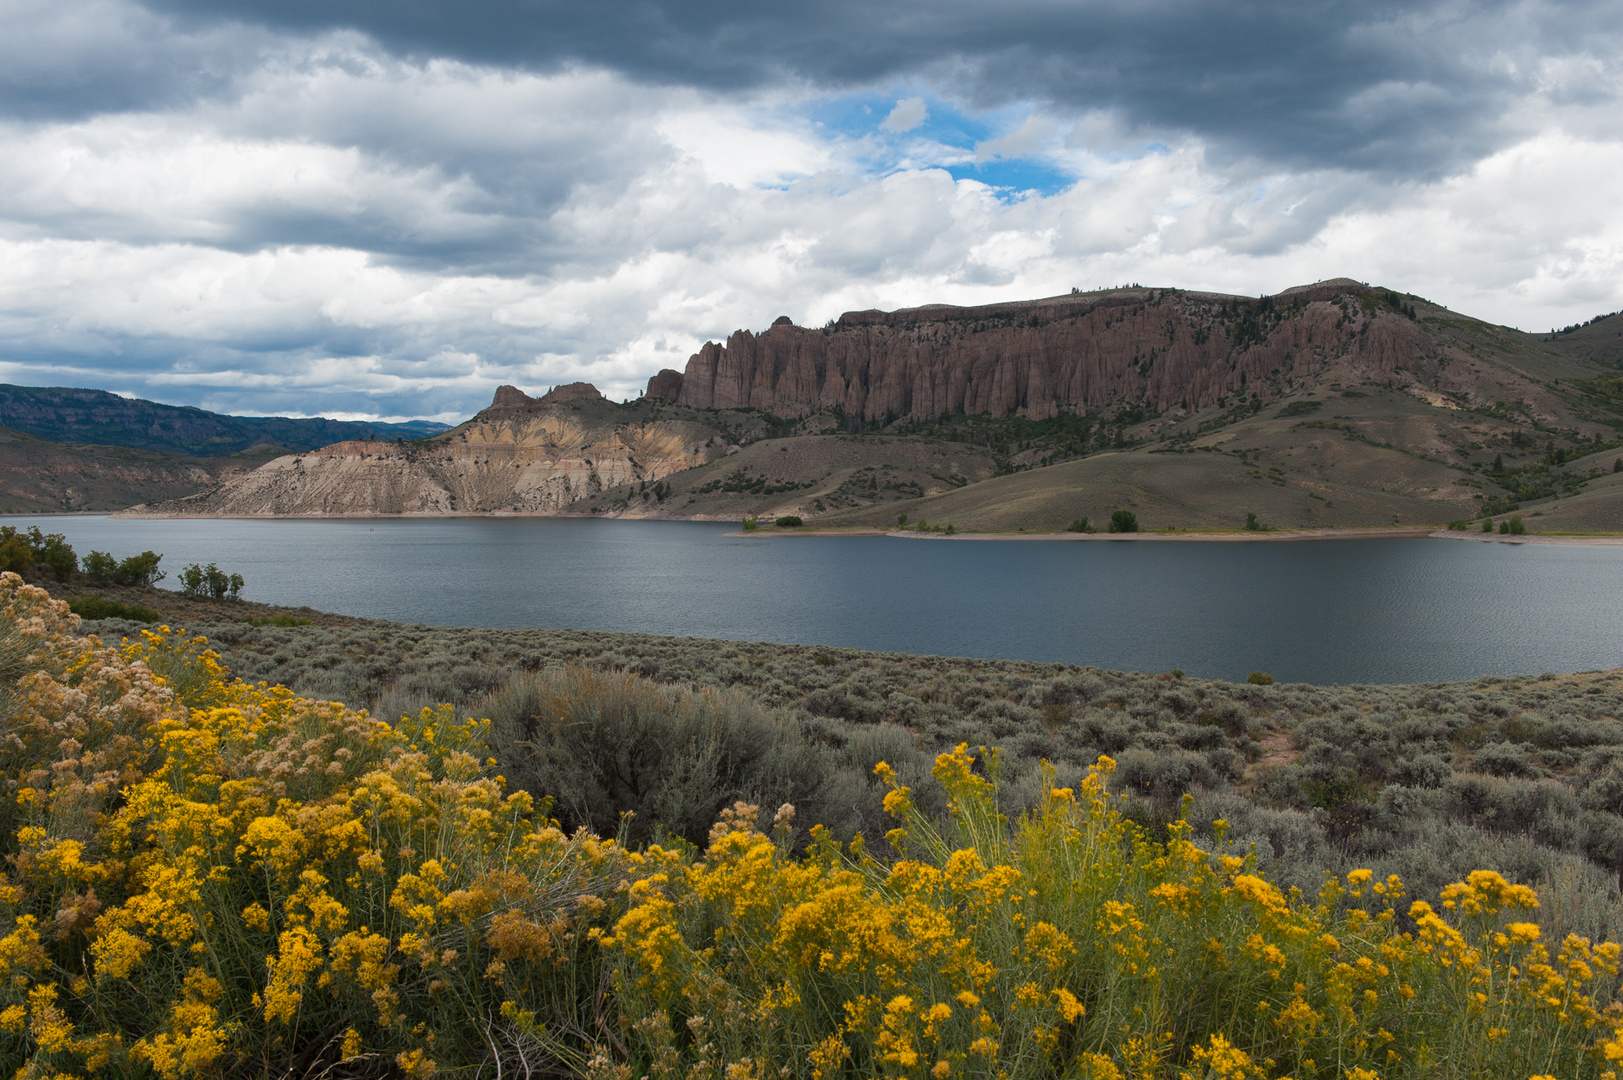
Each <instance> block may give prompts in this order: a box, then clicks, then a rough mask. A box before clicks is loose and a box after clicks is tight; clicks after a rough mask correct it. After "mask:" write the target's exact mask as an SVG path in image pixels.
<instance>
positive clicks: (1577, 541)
mask: <svg viewBox="0 0 1623 1080" xmlns="http://www.w3.org/2000/svg"><path fill="white" fill-rule="evenodd" d="M722 535H723V536H728V537H734V538H755V539H764V538H766V537H790V536H800V537H808V538H809V537H850V536H888V537H892V538H894V539H898V540H1040V541H1060V542H1073V541H1088V540H1093V541H1110V542H1115V541H1123V540H1125V541H1157V540H1167V541H1184V542H1188V543H1201V542H1206V543H1220V544H1222V543H1248V542H1258V543H1281V542H1307V541H1314V540H1474V541H1476V542H1478V543H1495V544H1544V545H1554V546H1560V547H1620V546H1623V536H1618V535H1615V534H1610V533H1599V534H1595V535H1584V534H1574V535H1557V536H1539V535H1536V534H1532V533H1523V534H1521V535H1519V536H1511V535H1509V534H1504V533H1470V532H1458V531H1450V530H1448V529H1438V528H1428V527H1420V528H1372V529H1271V530H1269V531H1267V532H1244V531H1239V530H1236V531H1230V532H1198V531H1185V532H1136V533H997V532H970V531H964V532H956V533H953V534H952V535H950V536H949V535H947V534H946V533H938V532H927V533H921V532H918V531H917V530H913V531H909V530H906V529H878V528H868V529H858V528H851V529H816V528H811V529H806V528H801V529H770V530H768V529H757V530H755V531H753V532H744V531H743V530H736V531H734V532H729V533H723V534H722Z"/></svg>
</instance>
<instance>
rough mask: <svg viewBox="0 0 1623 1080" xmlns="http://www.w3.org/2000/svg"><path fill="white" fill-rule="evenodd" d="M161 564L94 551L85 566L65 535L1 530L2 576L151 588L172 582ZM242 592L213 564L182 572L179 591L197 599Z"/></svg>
mask: <svg viewBox="0 0 1623 1080" xmlns="http://www.w3.org/2000/svg"><path fill="white" fill-rule="evenodd" d="M162 561H163V556H162V555H161V554H159V553H158V552H156V551H143V552H141V554H139V555H131V556H129V557H127V558H124V559H119V558H115V557H114V556H113V555H112V554H111V553H109V552H106V551H92V552H90V553H89V554H88V555H86V556H85V557H84V560H83V562H82V563H81V561H80V559H79V556H78V554H77V553H76V552H75V551H74V550H73V545H71V544H69V543H68V541H67V537H65V536H63V535H62V534H61V533H42V532H40V530H39V527H38V526H37V525H36V526H31V527H30V528H29V529H28V531H26V532H20V531H19V530H18V529H17V528H16V527H15V526H12V525H0V572H3V571H7V570H9V571H11V572H12V573H15V574H21V575H22V576H24V577H31V576H34V577H38V576H44V575H49V576H51V577H53V578H55V579H56V580H57V581H67V580H68V579H69V578H71V577H72V576H73V575H74V573H75V572H77V571H80V570H83V572H84V576H85V581H86V582H87V583H88V584H90V585H100V586H105V585H134V586H148V585H156V584H157V583H158V582H160V581H162V580H163V579H164V578H166V577H168V576H169V575H168V574H167V573H166V572H164V571H162V570H160V569H158V564H159V563H160V562H162ZM242 586H243V580H242V575H241V574H227V573H226V572H225V571H223V570H221V569H220V568H219V567H218V566H216V565H215V564H214V563H209V564H208V565H206V566H203V565H199V564H197V563H192V564H191V565H190V566H188V567H186V568H185V569H184V570H182V571H181V572H180V591H181V592H182V593H184V594H185V595H186V596H190V597H192V598H194V599H200V600H236V599H238V598H240V596H241V595H242ZM141 610H142V611H148V610H150V609H147V608H142V609H141ZM86 617H87V618H106V617H108V616H107V615H88V616H86ZM118 617H123V616H118ZM143 621H144V620H143Z"/></svg>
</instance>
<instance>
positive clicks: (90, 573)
mask: <svg viewBox="0 0 1623 1080" xmlns="http://www.w3.org/2000/svg"><path fill="white" fill-rule="evenodd" d="M162 560H163V556H162V555H160V554H158V553H157V552H156V551H143V552H141V554H139V555H131V556H130V557H129V558H127V559H123V560H119V559H115V558H113V556H112V555H111V554H109V553H108V552H105V551H92V552H91V553H90V554H88V555H86V556H85V557H84V563H83V566H82V568H83V570H84V572H85V578H86V579H87V580H88V581H89V582H90V584H92V585H156V584H157V583H158V582H160V581H162V580H163V579H164V578H166V577H168V576H169V575H168V574H166V573H165V572H164V571H162V570H159V569H158V563H159V562H161V561H162Z"/></svg>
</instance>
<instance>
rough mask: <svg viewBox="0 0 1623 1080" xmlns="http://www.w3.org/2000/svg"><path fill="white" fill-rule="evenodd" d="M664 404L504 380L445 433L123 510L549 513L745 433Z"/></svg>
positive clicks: (307, 459) (350, 449)
mask: <svg viewBox="0 0 1623 1080" xmlns="http://www.w3.org/2000/svg"><path fill="white" fill-rule="evenodd" d="M672 411H673V410H670V409H666V410H663V412H666V413H669V412H672ZM674 411H677V412H680V413H682V414H683V415H676V416H662V415H660V413H661V412H662V410H661V409H660V408H659V406H658V405H657V404H656V403H655V402H652V401H648V402H646V403H643V404H641V405H638V406H621V405H616V404H614V403H612V402H609V401H606V400H604V399H603V397H602V396H601V395H600V394H599V393H598V392H597V390H596V389H594V388H593V387H591V386H588V385H586V384H584V383H575V384H571V385H569V386H562V387H558V388H557V389H555V390H553V391H552V392H551V393H549V394H547V395H546V396H544V397H542V398H539V399H535V398H531V397H529V396H527V395H526V394H524V393H522V392H521V391H519V390H517V389H515V388H513V387H510V386H504V387H502V388H501V389H499V390H498V391H497V392H496V398H495V401H494V402H493V403H492V404H491V406H490V408H488V409H485V410H484V411H482V412H481V413H479V414H478V415H477V416H475V417H474V418H473V419H472V420H470V421H468V422H467V423H465V424H462V425H461V426H459V427H457V428H455V429H454V430H452V431H450V432H447V433H446V434H444V435H439V436H436V437H434V438H430V439H425V440H422V441H420V442H414V443H387V442H369V441H350V442H340V443H334V444H333V445H331V446H326V447H323V448H321V449H319V450H315V451H312V452H310V453H304V454H289V455H284V456H282V457H278V458H277V459H275V460H274V461H271V462H269V463H267V464H265V465H264V466H262V467H260V468H259V469H256V470H255V471H254V472H252V473H250V474H248V475H246V476H242V477H239V478H237V479H235V480H234V481H232V482H231V483H229V484H226V485H225V486H223V487H221V488H219V489H217V490H213V491H209V492H205V493H203V494H200V495H195V496H192V497H190V498H187V499H182V500H178V501H174V502H168V503H162V504H159V505H155V506H151V507H136V508H134V509H132V510H130V511H128V513H130V514H133V515H140V514H153V515H159V516H197V517H216V516H239V515H241V516H257V515H294V516H298V515H303V516H347V515H361V516H365V515H374V514H413V515H442V514H552V513H557V512H559V511H562V510H566V509H568V508H570V507H571V506H573V505H574V504H575V503H577V502H578V501H579V500H581V499H582V498H583V497H586V496H589V495H592V494H595V493H597V492H599V491H602V490H604V489H605V488H610V487H620V488H626V487H629V486H630V485H633V484H641V485H645V486H646V485H648V484H658V482H659V481H661V480H662V479H663V478H665V477H666V476H669V475H670V474H672V473H675V472H681V471H683V470H687V469H691V468H693V467H694V466H697V465H702V464H704V463H706V462H708V461H710V460H711V459H713V458H716V457H720V456H722V455H724V454H726V453H727V451H728V449H729V447H730V446H734V445H735V444H734V439H735V438H745V439H747V438H749V437H750V433H749V432H745V433H736V434H735V433H734V432H733V431H732V430H731V429H730V428H728V427H726V426H725V425H723V424H722V423H719V422H716V421H713V420H712V421H710V422H706V421H704V420H702V419H699V418H696V417H695V416H692V415H688V414H689V413H690V412H691V411H690V410H674ZM753 433H754V434H756V435H758V434H759V431H758V430H756V431H754V432H753Z"/></svg>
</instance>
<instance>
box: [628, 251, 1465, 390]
mask: <svg viewBox="0 0 1623 1080" xmlns="http://www.w3.org/2000/svg"><path fill="white" fill-rule="evenodd" d="M1390 295H1391V294H1386V293H1384V291H1382V290H1375V289H1370V288H1369V287H1367V286H1365V285H1362V284H1360V283H1358V282H1356V281H1352V280H1349V279H1346V278H1338V279H1335V280H1333V281H1325V282H1320V283H1319V284H1316V285H1307V286H1302V287H1299V288H1295V289H1289V290H1286V291H1285V292H1283V293H1280V294H1278V295H1276V296H1271V297H1264V298H1262V299H1260V300H1259V299H1257V298H1253V297H1235V296H1225V295H1219V294H1215V293H1192V292H1183V291H1180V290H1175V289H1132V290H1115V291H1112V292H1109V293H1100V294H1073V295H1069V296H1057V297H1053V298H1051V299H1047V300H1033V301H1027V302H1022V303H1010V304H993V305H989V306H986V307H975V308H960V307H950V306H947V305H944V304H935V305H931V306H928V307H922V308H908V309H904V310H901V311H894V312H889V313H886V312H882V311H853V312H847V313H846V314H844V315H842V316H840V318H839V319H838V320H836V321H835V322H834V323H832V324H830V325H829V326H826V327H822V328H817V329H813V328H807V327H801V326H795V325H794V324H793V322H792V321H791V320H790V319H788V318H787V317H782V318H779V319H778V320H777V321H776V322H774V323H773V324H772V327H771V328H770V329H769V330H766V331H764V332H763V333H761V334H752V333H750V332H749V331H748V330H740V331H738V332H736V333H734V334H733V335H732V336H731V337H729V338H728V339H727V343H726V344H725V345H719V344H717V343H715V342H709V343H707V344H706V345H705V346H704V347H703V348H702V349H700V350H699V352H698V353H696V354H695V355H694V356H693V357H692V358H691V359H690V360H689V361H688V363H687V368H686V370H685V371H681V372H677V371H673V370H671V369H668V368H667V369H665V370H663V371H661V372H660V373H659V374H657V375H655V376H654V377H653V378H652V379H650V380H649V382H648V390H647V393H648V395H649V396H651V397H656V398H662V399H664V400H667V401H672V402H675V403H677V404H680V405H688V406H692V407H694V408H699V409H739V408H756V409H761V410H763V411H766V412H770V413H772V414H774V415H777V416H784V417H792V416H806V415H810V414H812V413H815V412H818V411H819V410H823V409H829V408H838V409H840V410H843V411H844V413H845V414H846V415H847V416H859V417H862V418H863V419H866V420H879V419H884V418H887V417H909V416H913V417H935V416H940V415H942V414H973V413H990V414H991V415H993V416H1015V415H1020V416H1026V417H1030V418H1032V419H1044V418H1046V417H1049V416H1053V415H1055V414H1057V413H1060V412H1071V413H1078V414H1083V413H1089V412H1096V411H1098V410H1101V409H1106V408H1111V407H1114V406H1116V405H1119V404H1122V403H1125V402H1144V403H1145V404H1147V405H1149V406H1151V407H1153V408H1154V409H1155V410H1157V411H1165V410H1169V409H1175V408H1182V409H1185V410H1188V411H1193V410H1197V409H1204V408H1209V407H1211V406H1213V405H1215V404H1216V403H1217V402H1218V400H1219V399H1220V398H1222V397H1223V396H1224V395H1227V394H1231V393H1234V392H1235V391H1237V390H1240V389H1242V388H1245V387H1247V386H1248V385H1250V386H1255V385H1257V384H1259V383H1261V382H1263V381H1264V380H1270V379H1271V380H1273V381H1274V383H1275V386H1274V387H1273V388H1272V389H1271V390H1270V391H1268V392H1266V393H1265V397H1271V396H1274V394H1275V393H1277V392H1280V391H1282V390H1288V389H1290V388H1292V387H1293V386H1295V385H1298V384H1300V385H1306V384H1307V383H1309V382H1311V381H1312V380H1313V379H1314V378H1315V377H1316V376H1319V375H1322V374H1323V373H1324V371H1325V370H1326V369H1327V368H1328V367H1329V366H1330V365H1337V366H1338V367H1343V368H1346V369H1348V373H1349V374H1351V375H1362V376H1364V377H1368V378H1372V379H1375V380H1376V381H1380V382H1388V383H1398V384H1403V383H1416V382H1419V383H1424V384H1426V385H1427V386H1428V387H1429V388H1432V389H1442V390H1450V389H1453V387H1452V386H1450V385H1448V384H1447V380H1446V379H1444V380H1442V383H1441V385H1438V384H1439V379H1440V377H1441V373H1442V371H1443V369H1444V368H1446V367H1447V366H1448V364H1449V361H1450V357H1449V356H1448V355H1447V354H1446V350H1444V349H1441V348H1438V347H1437V346H1436V345H1434V344H1433V342H1432V341H1431V340H1430V339H1429V338H1428V337H1427V335H1426V334H1425V332H1424V331H1422V330H1421V328H1420V327H1418V326H1417V325H1416V324H1415V322H1414V320H1413V319H1411V318H1407V317H1405V315H1404V314H1403V313H1402V311H1401V310H1399V309H1397V308H1396V307H1395V306H1394V305H1392V304H1391V303H1390V302H1387V303H1385V304H1383V303H1382V302H1381V297H1383V296H1390Z"/></svg>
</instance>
